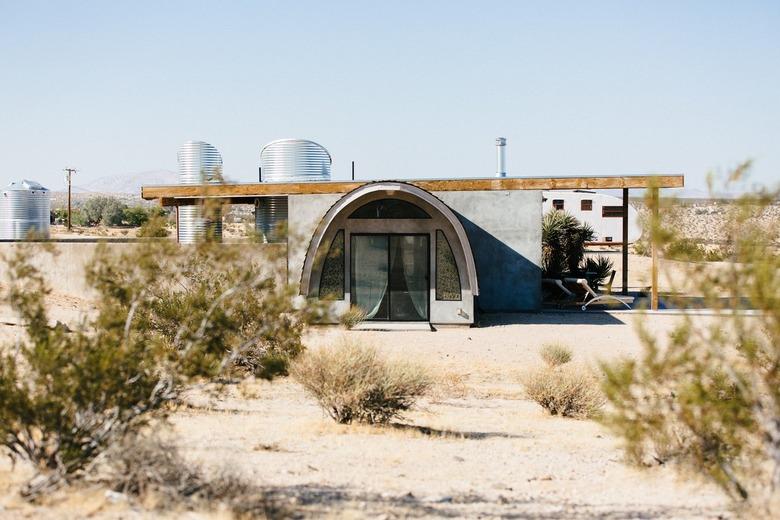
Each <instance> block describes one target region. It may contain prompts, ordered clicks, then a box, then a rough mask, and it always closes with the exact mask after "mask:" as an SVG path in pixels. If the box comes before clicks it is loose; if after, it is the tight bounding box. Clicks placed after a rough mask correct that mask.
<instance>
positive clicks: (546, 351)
mask: <svg viewBox="0 0 780 520" xmlns="http://www.w3.org/2000/svg"><path fill="white" fill-rule="evenodd" d="M539 355H540V356H541V357H542V360H543V361H544V362H545V363H547V366H549V367H557V366H560V365H565V364H566V363H568V362H569V361H571V358H572V353H571V349H570V348H569V347H567V346H565V345H561V344H559V343H548V344H546V345H543V346H542V348H541V349H540V350H539Z"/></svg>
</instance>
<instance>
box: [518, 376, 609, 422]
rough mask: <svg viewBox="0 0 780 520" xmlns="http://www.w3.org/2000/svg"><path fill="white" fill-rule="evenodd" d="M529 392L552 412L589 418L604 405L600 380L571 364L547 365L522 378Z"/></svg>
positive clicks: (528, 393)
mask: <svg viewBox="0 0 780 520" xmlns="http://www.w3.org/2000/svg"><path fill="white" fill-rule="evenodd" d="M523 385H524V386H525V391H526V394H527V395H528V397H529V398H531V399H533V400H534V401H536V402H537V403H539V404H540V405H541V406H542V407H543V408H544V409H545V410H547V411H548V412H549V413H550V415H560V416H561V417H574V418H578V419H586V418H588V417H594V416H596V415H598V414H599V413H600V411H601V408H602V407H603V406H604V395H603V394H602V392H601V389H600V388H599V381H598V380H597V379H596V377H595V376H593V374H591V373H590V372H588V371H587V370H586V369H583V368H578V367H574V366H571V365H566V366H559V367H554V368H551V367H544V368H541V369H538V370H533V371H531V372H529V373H527V374H526V375H525V376H524V378H523Z"/></svg>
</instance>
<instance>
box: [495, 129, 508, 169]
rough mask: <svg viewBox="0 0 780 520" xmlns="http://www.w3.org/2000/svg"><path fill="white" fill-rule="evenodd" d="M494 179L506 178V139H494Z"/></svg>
mask: <svg viewBox="0 0 780 520" xmlns="http://www.w3.org/2000/svg"><path fill="white" fill-rule="evenodd" d="M496 177H506V137H496Z"/></svg>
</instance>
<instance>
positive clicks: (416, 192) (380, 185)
mask: <svg viewBox="0 0 780 520" xmlns="http://www.w3.org/2000/svg"><path fill="white" fill-rule="evenodd" d="M381 191H384V192H400V193H403V194H405V195H408V196H410V197H411V198H416V199H419V200H421V201H423V202H426V203H427V204H428V205H430V206H431V207H433V208H434V209H435V210H436V211H438V212H439V213H440V214H441V215H442V216H443V217H444V218H445V219H446V220H447V221H448V222H449V223H450V225H452V228H453V229H454V231H455V234H456V236H457V237H458V240H459V241H460V244H461V248H462V249H463V256H464V257H465V259H466V275H467V277H468V281H469V288H470V289H471V293H472V294H473V295H474V296H478V295H479V285H478V283H477V268H476V264H475V262H474V253H473V252H472V250H471V243H470V242H469V237H468V235H467V234H466V230H465V228H464V227H463V224H462V223H461V222H460V219H458V216H457V215H455V213H454V212H453V211H452V210H451V209H450V208H449V206H447V205H446V204H445V203H444V202H442V201H441V200H440V199H438V198H437V197H435V196H434V195H433V194H431V193H430V192H427V191H425V190H423V189H421V188H418V187H417V186H414V185H412V184H407V183H404V182H395V181H380V182H373V183H370V184H365V185H363V186H361V187H359V188H356V189H354V190H352V191H351V192H349V193H347V194H346V195H344V196H343V197H342V198H341V199H339V201H338V202H336V203H335V204H334V205H333V206H331V207H330V209H329V210H328V211H327V213H325V216H324V217H322V220H321V221H320V223H319V225H318V226H317V229H316V230H315V232H314V235H313V236H312V239H311V241H310V242H309V247H308V248H307V250H306V259H305V260H304V263H303V271H302V273H301V286H300V293H301V294H302V295H308V294H309V292H310V290H309V289H310V284H311V273H312V269H313V268H314V263H315V261H316V256H317V251H319V249H320V244H321V243H322V239H323V238H324V236H325V234H326V232H327V231H328V229H329V228H330V226H331V224H332V223H333V221H334V220H335V218H336V217H337V216H338V215H339V214H340V213H341V212H342V211H343V210H344V209H345V208H347V207H349V206H350V205H351V204H352V203H354V202H356V201H358V200H360V199H361V198H363V197H366V196H367V195H369V194H372V193H376V192H381Z"/></svg>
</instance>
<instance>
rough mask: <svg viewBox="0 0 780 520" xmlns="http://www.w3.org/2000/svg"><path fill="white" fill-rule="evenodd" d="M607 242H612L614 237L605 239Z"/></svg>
mask: <svg viewBox="0 0 780 520" xmlns="http://www.w3.org/2000/svg"><path fill="white" fill-rule="evenodd" d="M604 241H605V242H612V237H604Z"/></svg>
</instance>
